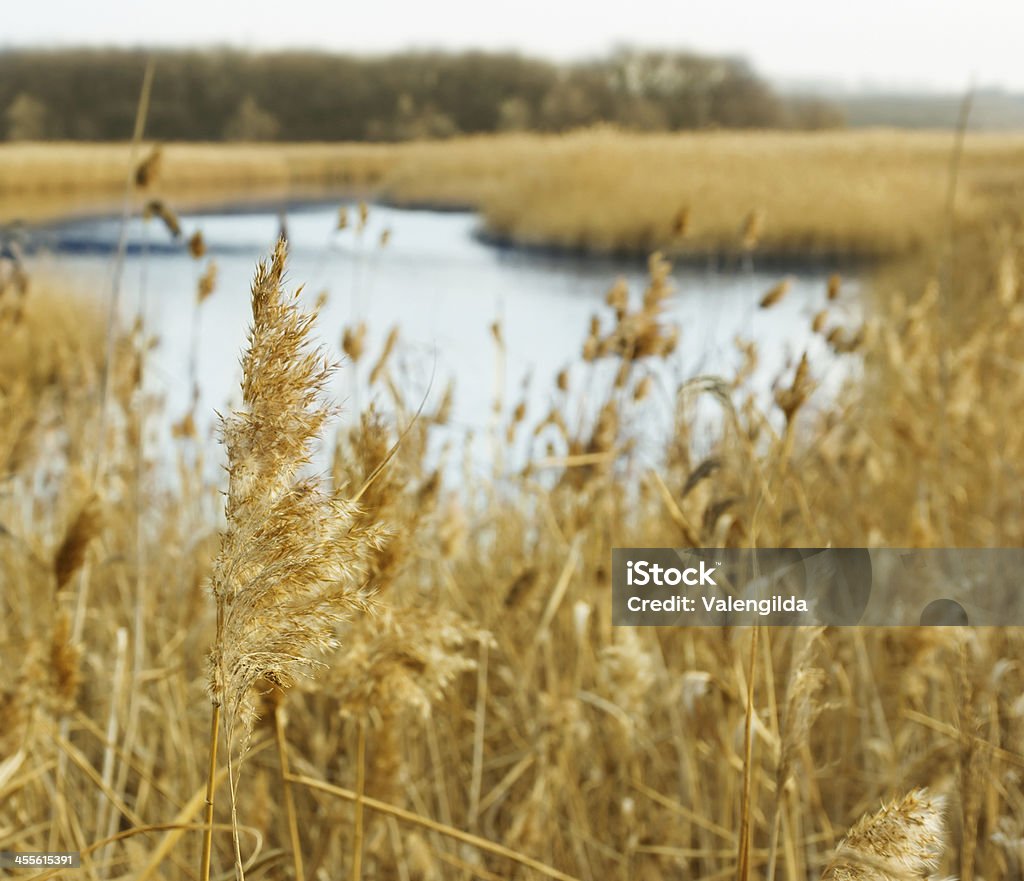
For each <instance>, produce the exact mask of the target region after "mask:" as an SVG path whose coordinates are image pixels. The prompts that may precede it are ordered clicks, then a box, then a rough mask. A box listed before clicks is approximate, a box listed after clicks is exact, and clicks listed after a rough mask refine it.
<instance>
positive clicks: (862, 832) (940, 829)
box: [821, 789, 945, 881]
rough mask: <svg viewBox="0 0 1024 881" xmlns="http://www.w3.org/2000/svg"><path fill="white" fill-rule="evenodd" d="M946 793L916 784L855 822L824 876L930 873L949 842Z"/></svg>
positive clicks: (889, 879) (854, 878) (832, 879)
mask: <svg viewBox="0 0 1024 881" xmlns="http://www.w3.org/2000/svg"><path fill="white" fill-rule="evenodd" d="M943 808H944V804H943V799H942V797H941V796H933V795H931V794H930V793H929V792H928V790H926V789H915V790H913V791H911V792H908V793H907V794H906V795H905V796H903V798H898V799H894V800H893V801H891V802H889V803H888V804H886V805H884V806H883V807H882V808H881V810H879V811H878V813H876V814H871V815H866V816H864V817H861V819H860V820H858V821H857V823H856V824H854V826H853V828H852V829H850V831H849V833H848V834H847V836H846V838H845V839H843V841H841V842H840V843H839V846H838V847H837V848H836V852H835V855H834V856H833V858H832V861H831V862H830V863H829V864H828V866H827V867H826V868H825V871H824V873H823V874H822V876H821V877H822V881H897V879H906V878H927V877H928V875H929V873H930V872H932V871H934V870H935V869H936V868H937V866H938V862H939V858H940V856H941V855H942V849H943V846H944V844H945V824H944V822H943Z"/></svg>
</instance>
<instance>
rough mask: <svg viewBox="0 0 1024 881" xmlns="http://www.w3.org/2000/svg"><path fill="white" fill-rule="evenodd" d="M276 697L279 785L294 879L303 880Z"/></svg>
mask: <svg viewBox="0 0 1024 881" xmlns="http://www.w3.org/2000/svg"><path fill="white" fill-rule="evenodd" d="M275 696H276V697H277V698H278V699H277V701H276V702H275V704H274V738H275V740H276V741H277V761H278V767H279V768H280V769H281V786H282V787H283V788H284V808H285V818H286V819H287V821H288V838H289V840H290V841H291V845H292V866H293V868H294V870H295V881H303V879H304V878H305V877H306V873H305V870H304V869H303V866H302V839H301V837H300V836H299V821H298V816H297V814H296V812H295V793H294V792H293V791H292V782H291V780H289V779H288V775H289V774H290V773H291V770H290V768H289V763H288V738H287V736H286V734H285V724H286V720H285V711H284V701H283V700H281V699H280V698H281V695H279V694H278V693H276V692H275Z"/></svg>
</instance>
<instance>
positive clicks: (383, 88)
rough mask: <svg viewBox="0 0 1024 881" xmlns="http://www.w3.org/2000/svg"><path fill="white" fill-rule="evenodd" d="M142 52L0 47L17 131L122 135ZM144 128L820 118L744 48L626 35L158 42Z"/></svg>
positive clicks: (232, 133)
mask: <svg viewBox="0 0 1024 881" xmlns="http://www.w3.org/2000/svg"><path fill="white" fill-rule="evenodd" d="M153 54H154V53H152V52H149V51H144V50H8V51H3V52H0V113H2V114H3V117H2V119H0V134H2V135H3V136H4V137H6V138H7V139H8V140H46V139H50V140H56V139H71V140H89V141H91V140H122V139H124V138H126V137H127V136H128V135H129V134H130V132H131V130H132V124H133V120H134V115H135V106H136V102H137V100H138V93H139V85H140V82H141V79H142V74H143V70H144V68H145V66H146V63H147V61H148V59H149V58H150V56H152V55H153ZM155 57H156V77H155V81H154V85H153V92H152V99H151V103H150V108H149V115H148V120H147V126H146V130H147V134H148V135H149V136H150V137H153V138H157V139H160V140H168V141H174V140H180V141H220V140H274V139H281V140H288V141H336V140H351V141H400V140H411V139H417V138H444V137H451V136H454V135H458V134H477V133H487V132H499V131H541V132H561V131H566V130H569V129H573V128H579V127H583V126H588V125H594V124H598V123H610V124H614V125H618V126H621V127H623V128H628V129H637V130H646V131H679V130H686V129H707V128H825V127H834V126H838V125H842V123H843V119H842V114H841V113H840V112H839V111H838V110H837V109H836V108H835V107H833V106H831V105H829V104H827V103H825V102H822V101H820V100H814V99H794V98H783V97H781V96H780V95H778V94H777V93H776V92H775V91H774V90H773V89H772V88H771V87H770V86H769V85H768V84H767V83H766V82H764V81H763V80H762V79H760V78H759V77H758V76H757V75H756V74H755V73H754V72H753V71H752V70H751V69H750V67H749V66H748V65H747V64H746V63H745V62H743V61H742V60H741V59H736V58H721V57H709V56H704V55H698V54H694V53H691V52H668V51H657V52H655V51H641V50H633V49H622V50H619V51H616V52H614V53H612V54H610V55H609V56H607V57H605V58H602V59H598V60H593V61H587V62H578V63H574V64H566V65H558V64H553V63H550V62H546V61H541V60H537V59H533V58H527V57H523V56H521V55H517V54H511V53H484V52H463V53H441V52H404V53H400V54H394V55H387V56H377V57H362V56H353V55H336V54H325V53H314V52H275V53H254V52H244V51H237V50H203V51H159V52H156V53H155Z"/></svg>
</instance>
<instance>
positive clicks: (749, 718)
mask: <svg viewBox="0 0 1024 881" xmlns="http://www.w3.org/2000/svg"><path fill="white" fill-rule="evenodd" d="M759 631H760V628H759V627H756V626H755V627H753V628H751V633H750V667H749V669H748V670H747V700H746V714H745V717H744V723H743V792H742V801H741V803H740V834H739V853H738V858H737V861H736V881H747V879H748V878H749V877H750V834H751V822H750V820H751V815H752V814H753V810H754V809H753V804H752V796H753V778H754V768H753V751H754V677H755V675H756V674H757V637H758V633H759Z"/></svg>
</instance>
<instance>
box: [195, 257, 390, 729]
mask: <svg viewBox="0 0 1024 881" xmlns="http://www.w3.org/2000/svg"><path fill="white" fill-rule="evenodd" d="M285 256H286V248H285V244H284V242H283V241H281V242H279V243H278V245H277V249H276V250H275V252H274V257H273V260H272V262H271V263H270V264H269V265H267V264H266V263H261V264H260V266H259V269H258V270H257V272H256V278H255V281H254V282H253V286H252V315H253V323H252V327H251V329H250V331H249V343H248V348H247V350H246V352H245V354H244V357H243V359H242V370H243V380H242V401H243V408H242V410H240V411H237V412H235V413H233V414H232V415H230V416H229V417H227V418H225V419H224V420H223V424H222V436H223V442H224V444H225V445H226V446H227V452H228V475H229V483H228V494H227V501H226V505H225V513H226V517H227V529H226V531H225V532H224V534H223V535H222V536H221V546H220V553H219V554H218V556H217V559H216V560H215V562H214V566H213V570H212V574H211V586H212V590H213V594H214V597H215V599H216V602H217V637H216V642H215V644H214V647H213V650H212V652H211V657H210V681H209V689H210V694H211V698H212V699H213V702H214V704H215V705H217V706H221V707H223V711H224V713H225V717H226V719H225V721H226V727H227V731H228V737H229V741H230V739H231V737H232V733H233V732H234V730H235V727H236V725H240V726H241V728H242V729H243V732H244V733H248V731H249V730H250V729H251V724H252V721H253V705H252V701H251V699H250V693H251V690H252V687H253V685H255V684H256V683H257V681H259V680H260V679H261V678H262V679H266V680H268V681H270V682H273V683H275V684H278V685H288V684H290V683H291V682H292V681H293V679H294V677H295V674H296V673H297V672H299V671H300V670H302V669H308V668H310V667H312V666H315V665H316V664H317V662H316V661H315V660H314V658H313V655H314V654H315V653H317V652H323V651H326V650H327V649H330V648H332V647H333V646H334V645H335V640H334V634H335V629H336V625H337V624H338V623H339V622H340V621H341V620H343V619H344V618H346V617H348V615H349V614H351V613H352V612H354V611H358V610H363V609H365V608H366V603H367V600H366V597H365V595H364V592H363V590H362V582H363V579H364V576H363V574H362V573H363V571H364V567H363V565H362V561H364V560H365V557H366V554H367V553H368V552H369V550H370V549H371V548H376V547H378V546H379V545H380V543H381V541H382V531H381V530H380V529H379V528H378V527H377V526H376V525H375V524H374V523H372V522H371V523H367V522H365V519H362V520H361V519H360V518H358V517H357V511H356V508H355V506H354V505H352V504H350V503H348V502H346V501H344V500H343V499H341V498H340V497H338V496H336V495H330V494H328V493H326V492H325V491H324V490H323V489H322V488H321V486H320V484H319V483H318V482H317V481H316V480H314V479H310V478H305V477H302V476H301V474H300V472H301V470H302V469H303V467H304V466H306V465H307V464H308V463H309V453H310V445H311V444H312V442H313V441H314V440H315V439H316V438H317V437H318V435H319V434H320V432H321V430H322V429H323V427H324V424H325V422H326V420H327V418H328V415H329V410H328V408H327V407H326V405H325V404H324V403H323V399H322V393H323V389H324V385H325V383H326V382H327V381H328V378H329V377H330V375H331V372H332V370H333V367H332V365H331V364H329V363H328V362H327V360H326V359H325V357H324V355H323V353H322V351H321V350H319V349H314V348H312V346H311V344H310V333H311V330H312V326H313V321H314V319H315V314H307V313H305V312H303V311H302V310H301V309H300V307H299V304H298V300H297V297H298V294H297V293H296V294H294V295H290V296H289V295H285V294H284V293H283V291H282V287H281V285H282V275H283V273H284V264H285Z"/></svg>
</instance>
